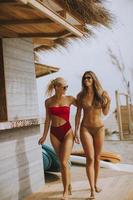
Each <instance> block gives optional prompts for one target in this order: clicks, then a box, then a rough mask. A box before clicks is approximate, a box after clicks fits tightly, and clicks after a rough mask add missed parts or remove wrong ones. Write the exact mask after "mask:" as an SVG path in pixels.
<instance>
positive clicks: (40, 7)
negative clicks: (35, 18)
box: [21, 0, 83, 37]
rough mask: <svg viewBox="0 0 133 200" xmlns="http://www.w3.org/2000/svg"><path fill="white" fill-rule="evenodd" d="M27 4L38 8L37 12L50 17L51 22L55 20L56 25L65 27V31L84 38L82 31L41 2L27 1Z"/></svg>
mask: <svg viewBox="0 0 133 200" xmlns="http://www.w3.org/2000/svg"><path fill="white" fill-rule="evenodd" d="M21 1H22V0H21ZM27 4H29V5H30V6H32V7H34V8H36V9H37V10H39V11H41V12H42V13H43V14H45V15H46V16H48V17H49V18H50V19H51V20H53V21H55V22H56V23H58V24H60V25H61V26H63V27H65V29H67V30H69V31H71V32H72V33H73V34H74V35H76V36H78V37H82V36H83V33H82V31H80V30H78V29H77V28H76V27H74V26H72V25H71V24H70V23H68V22H67V21H66V20H65V19H63V17H61V16H58V15H57V14H56V13H55V12H53V11H52V10H50V9H49V8H47V7H45V6H44V5H42V4H41V3H39V2H37V1H35V0H27ZM42 37H43V36H42Z"/></svg>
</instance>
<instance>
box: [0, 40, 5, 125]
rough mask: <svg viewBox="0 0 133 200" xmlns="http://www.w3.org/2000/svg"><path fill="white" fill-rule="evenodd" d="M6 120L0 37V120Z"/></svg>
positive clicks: (0, 42)
mask: <svg viewBox="0 0 133 200" xmlns="http://www.w3.org/2000/svg"><path fill="white" fill-rule="evenodd" d="M4 121H7V107H6V91H5V76H4V62H3V45H2V39H0V122H4Z"/></svg>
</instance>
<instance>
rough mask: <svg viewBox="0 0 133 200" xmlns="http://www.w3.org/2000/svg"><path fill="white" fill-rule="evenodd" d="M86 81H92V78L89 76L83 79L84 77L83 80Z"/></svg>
mask: <svg viewBox="0 0 133 200" xmlns="http://www.w3.org/2000/svg"><path fill="white" fill-rule="evenodd" d="M86 79H87V80H90V79H92V77H91V76H85V77H84V80H86Z"/></svg>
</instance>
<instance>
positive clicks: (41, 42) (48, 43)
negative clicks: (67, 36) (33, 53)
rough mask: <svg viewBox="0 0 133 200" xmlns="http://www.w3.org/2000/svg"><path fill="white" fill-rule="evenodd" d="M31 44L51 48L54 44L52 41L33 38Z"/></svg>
mask: <svg viewBox="0 0 133 200" xmlns="http://www.w3.org/2000/svg"><path fill="white" fill-rule="evenodd" d="M33 44H35V45H46V46H49V47H52V46H53V44H54V41H53V40H49V39H44V38H33Z"/></svg>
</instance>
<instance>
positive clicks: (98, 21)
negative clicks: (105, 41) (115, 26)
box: [34, 0, 113, 52]
mask: <svg viewBox="0 0 133 200" xmlns="http://www.w3.org/2000/svg"><path fill="white" fill-rule="evenodd" d="M55 1H56V0H55ZM57 1H58V3H59V4H60V5H62V6H63V7H65V9H66V10H68V11H69V12H70V13H74V14H76V15H77V16H78V17H79V18H80V19H81V20H82V21H83V23H84V24H85V25H84V31H83V32H84V37H82V38H78V37H76V36H74V35H69V37H65V38H59V39H56V40H54V45H53V46H52V47H48V46H45V45H41V46H39V47H36V48H35V49H34V50H35V51H37V52H38V51H44V50H45V51H46V50H53V49H55V48H58V47H65V48H66V47H68V45H69V44H70V43H71V42H70V41H71V39H74V40H79V39H80V40H84V39H86V38H88V37H90V36H94V33H93V31H92V30H91V29H90V28H89V27H88V26H87V25H91V26H95V27H96V26H99V25H103V26H105V27H110V25H111V24H112V21H113V16H112V14H111V13H110V12H109V11H108V10H106V8H104V7H103V1H105V0H57Z"/></svg>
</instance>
